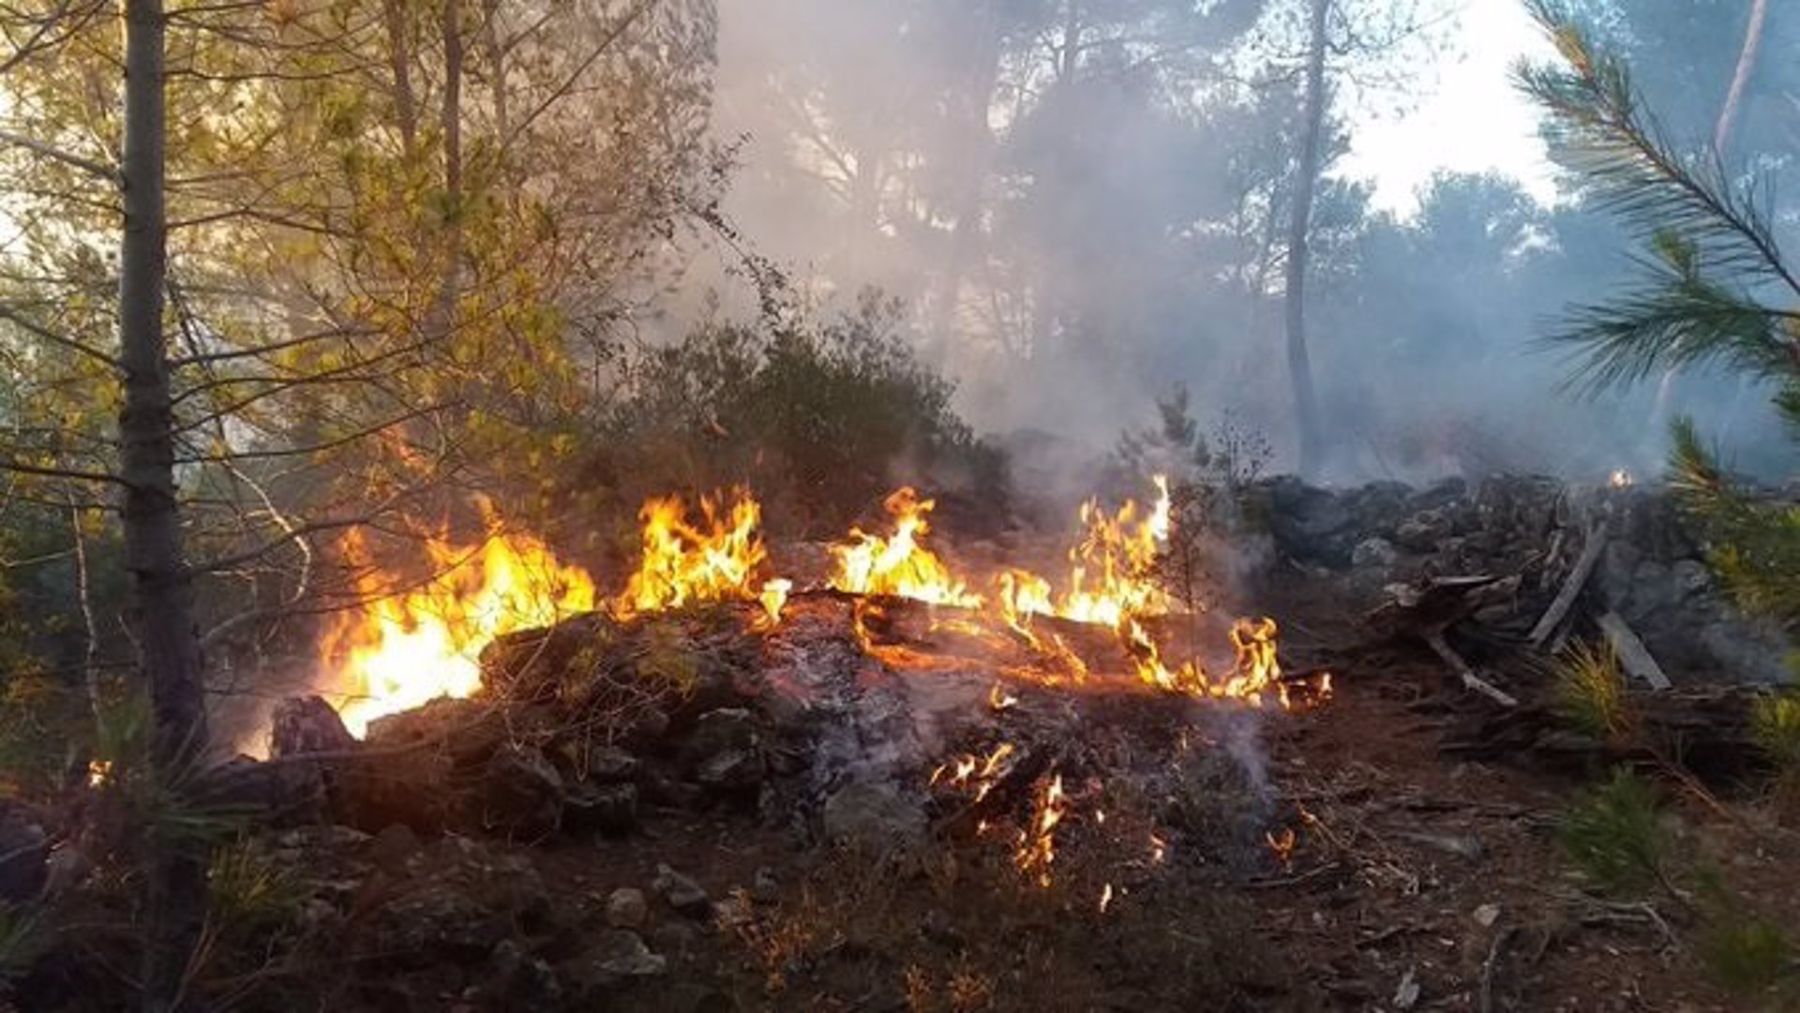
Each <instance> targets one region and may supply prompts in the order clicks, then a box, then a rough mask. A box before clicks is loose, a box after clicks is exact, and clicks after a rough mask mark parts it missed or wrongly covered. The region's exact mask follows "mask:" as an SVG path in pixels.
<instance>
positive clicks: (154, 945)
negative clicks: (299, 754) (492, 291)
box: [119, 0, 206, 1010]
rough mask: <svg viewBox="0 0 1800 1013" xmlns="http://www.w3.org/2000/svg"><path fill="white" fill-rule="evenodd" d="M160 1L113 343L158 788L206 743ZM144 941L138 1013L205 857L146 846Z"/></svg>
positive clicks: (135, 95)
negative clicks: (187, 553) (185, 551)
mask: <svg viewBox="0 0 1800 1013" xmlns="http://www.w3.org/2000/svg"><path fill="white" fill-rule="evenodd" d="M163 31H164V15H163V5H162V0H126V3H125V144H124V165H123V169H122V175H123V178H122V180H121V185H122V187H123V189H124V209H125V223H124V236H123V239H122V242H121V246H120V253H119V271H120V276H119V342H120V355H121V359H122V363H123V366H124V372H125V398H124V408H123V410H122V411H121V413H120V417H119V440H120V474H121V477H122V478H123V480H124V483H125V489H126V492H125V504H124V539H125V565H126V569H127V571H128V572H129V573H130V577H131V591H132V616H133V619H134V625H135V627H136V632H137V645H138V649H139V652H140V664H141V666H142V669H141V671H142V675H143V677H144V678H145V679H146V680H147V682H148V683H149V695H150V707H151V741H150V762H151V771H152V774H153V776H155V777H156V778H158V779H159V781H161V782H162V783H163V784H164V785H171V784H174V783H176V782H177V781H178V776H179V771H181V770H182V769H183V768H184V767H186V766H187V765H189V764H191V763H194V762H197V760H198V758H199V756H200V754H201V753H202V751H203V750H204V749H205V746H206V710H205V697H204V694H203V692H202V688H201V666H200V645H199V640H198V638H197V637H196V635H195V631H194V618H193V600H192V577H191V575H190V574H189V572H188V569H187V564H186V561H185V560H184V559H183V558H182V532H181V518H180V515H179V505H178V502H177V500H176V493H175V448H174V438H173V433H172V432H171V428H172V418H173V411H172V407H171V399H170V389H169V365H168V356H167V347H166V345H165V334H164V330H163V286H164V275H165V271H166V266H167V265H166V262H165V258H166V257H167V255H168V251H167V244H166V241H165V240H166V233H167V223H166V222H165V220H164V208H163V170H164V156H165V152H164V137H165V134H164V115H165V113H164V105H163ZM145 844H146V854H147V858H148V862H149V867H148V869H147V875H146V880H147V889H148V911H149V919H150V920H149V924H148V926H147V930H148V939H147V945H146V949H145V967H144V1006H145V1008H146V1009H150V1010H167V1009H171V1008H173V1007H174V1006H175V1005H177V1004H178V1003H179V1002H180V996H181V989H182V985H183V982H184V980H185V976H186V970H187V965H188V959H189V957H190V956H191V954H192V953H193V948H194V942H195V940H196V939H197V938H198V936H199V932H200V925H201V920H202V918H203V917H204V914H205V901H206V878H205V862H204V858H203V856H201V855H199V854H196V853H194V852H193V851H192V850H190V849H187V848H183V847H180V846H178V845H177V844H176V843H175V842H172V841H168V840H159V839H157V837H156V836H155V835H154V834H151V835H150V836H148V837H147V839H146V842H145Z"/></svg>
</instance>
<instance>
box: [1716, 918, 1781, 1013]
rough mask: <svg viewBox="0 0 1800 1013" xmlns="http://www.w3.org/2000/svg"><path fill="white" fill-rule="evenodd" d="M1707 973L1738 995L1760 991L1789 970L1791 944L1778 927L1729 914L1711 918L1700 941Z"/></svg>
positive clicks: (1763, 919) (1764, 920) (1778, 980)
mask: <svg viewBox="0 0 1800 1013" xmlns="http://www.w3.org/2000/svg"><path fill="white" fill-rule="evenodd" d="M1700 958H1701V960H1702V961H1704V962H1705V964H1706V970H1707V973H1708V974H1709V975H1710V976H1711V977H1712V978H1713V980H1714V981H1717V982H1718V983H1719V984H1720V985H1722V986H1724V987H1725V988H1726V989H1728V990H1730V991H1732V992H1735V993H1737V994H1739V995H1747V994H1751V993H1755V992H1761V991H1764V990H1766V989H1768V988H1769V987H1771V986H1773V985H1775V984H1777V983H1779V982H1781V981H1782V979H1783V978H1785V977H1787V976H1788V975H1789V974H1790V973H1791V971H1792V965H1793V962H1794V959H1795V951H1794V944H1793V941H1792V940H1791V939H1789V938H1788V935H1787V933H1786V932H1785V931H1784V930H1783V929H1782V928H1781V926H1779V925H1777V924H1775V923H1774V922H1772V921H1769V920H1768V919H1766V918H1760V917H1754V916H1752V917H1742V916H1741V915H1739V914H1738V913H1737V912H1731V913H1728V914H1725V915H1723V916H1720V917H1717V918H1715V919H1713V921H1712V923H1711V924H1710V925H1709V927H1708V928H1707V932H1706V935H1705V937H1704V938H1703V939H1702V940H1701V942H1700Z"/></svg>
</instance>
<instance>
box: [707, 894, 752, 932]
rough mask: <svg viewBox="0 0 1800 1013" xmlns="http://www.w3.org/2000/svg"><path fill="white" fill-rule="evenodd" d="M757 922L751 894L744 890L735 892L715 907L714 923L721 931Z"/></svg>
mask: <svg viewBox="0 0 1800 1013" xmlns="http://www.w3.org/2000/svg"><path fill="white" fill-rule="evenodd" d="M755 920H756V911H755V909H754V906H753V905H752V903H751V901H750V894H749V893H748V892H746V891H744V890H733V891H731V892H730V893H728V894H726V895H725V896H724V898H722V899H721V900H720V901H719V902H718V903H717V904H714V905H713V923H714V924H715V925H717V926H718V927H719V928H721V929H735V928H737V927H739V926H742V925H748V924H750V923H751V922H753V921H755Z"/></svg>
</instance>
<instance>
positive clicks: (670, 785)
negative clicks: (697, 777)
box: [638, 767, 705, 809]
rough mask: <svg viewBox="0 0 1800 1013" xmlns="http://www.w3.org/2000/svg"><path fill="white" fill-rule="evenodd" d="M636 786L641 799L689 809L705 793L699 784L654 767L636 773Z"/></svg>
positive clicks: (675, 807)
mask: <svg viewBox="0 0 1800 1013" xmlns="http://www.w3.org/2000/svg"><path fill="white" fill-rule="evenodd" d="M638 787H639V789H640V794H639V798H640V799H641V800H642V801H644V802H647V803H649V804H651V805H659V806H667V807H669V808H672V809H691V808H693V807H694V806H696V805H698V804H699V803H700V800H701V798H702V796H703V795H704V794H705V792H704V791H703V790H702V789H701V788H700V786H698V785H693V784H688V783H687V782H686V781H681V780H677V779H676V778H674V777H672V776H670V775H669V774H668V773H666V772H664V771H662V770H659V769H657V768H655V767H645V768H644V769H643V771H642V772H641V773H639V774H638Z"/></svg>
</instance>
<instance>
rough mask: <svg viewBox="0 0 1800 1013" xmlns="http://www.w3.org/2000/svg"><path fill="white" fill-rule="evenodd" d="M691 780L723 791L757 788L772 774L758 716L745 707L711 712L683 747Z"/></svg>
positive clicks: (703, 716) (688, 737)
mask: <svg viewBox="0 0 1800 1013" xmlns="http://www.w3.org/2000/svg"><path fill="white" fill-rule="evenodd" d="M681 764H682V768H683V769H684V770H685V771H686V772H687V774H688V776H689V777H692V778H693V779H694V780H696V781H698V782H700V783H701V784H703V785H706V786H707V787H708V788H712V789H714V790H716V791H722V792H740V791H745V790H749V789H754V788H755V787H756V786H757V785H759V784H761V783H762V782H763V778H764V776H765V775H766V774H767V772H768V761H767V757H766V756H765V753H764V750H763V746H762V736H761V733H760V731H759V730H758V727H757V723H756V717H755V715H753V714H751V713H750V711H748V710H746V709H744V708H741V707H722V708H719V709H718V710H712V711H708V712H707V713H705V714H702V715H701V716H700V719H699V720H698V721H697V722H695V724H694V729H693V731H691V732H689V733H688V736H687V739H686V741H684V742H683V743H682V746H681Z"/></svg>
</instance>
